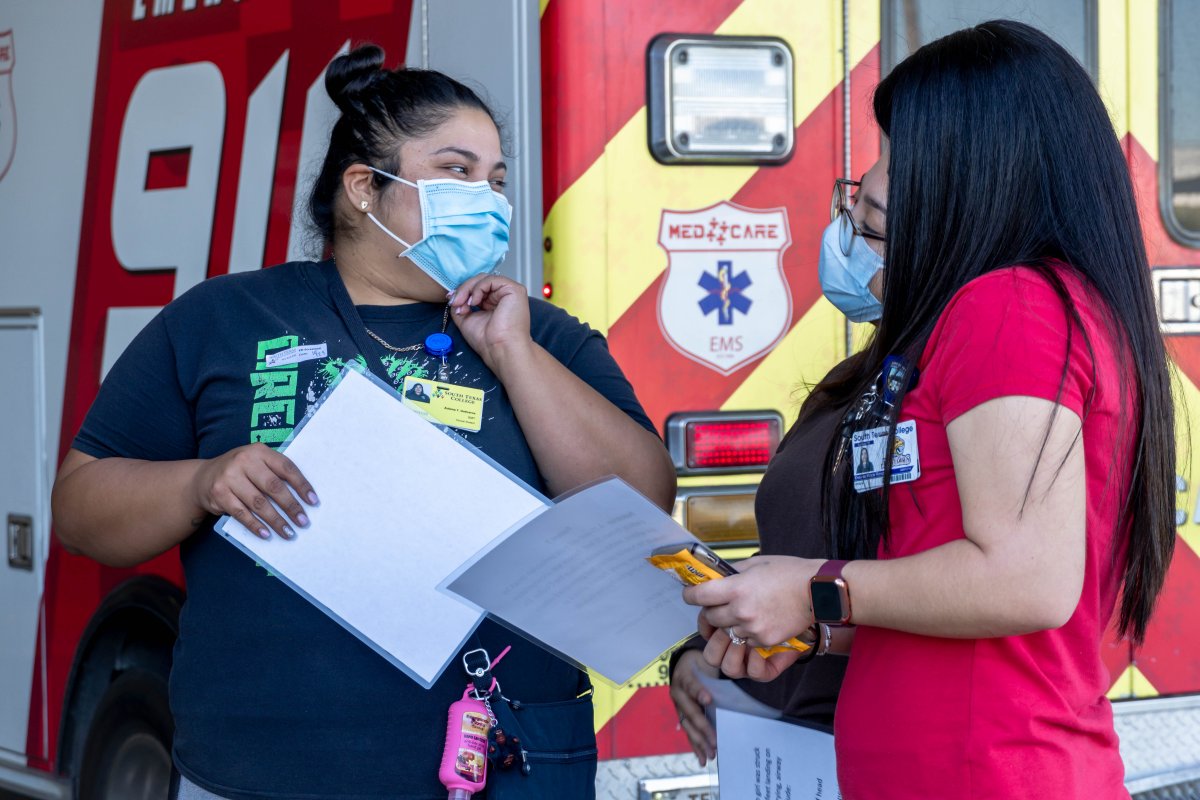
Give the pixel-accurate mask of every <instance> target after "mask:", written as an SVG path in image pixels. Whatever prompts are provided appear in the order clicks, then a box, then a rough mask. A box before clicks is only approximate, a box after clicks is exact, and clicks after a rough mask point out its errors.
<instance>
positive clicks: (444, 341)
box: [425, 331, 454, 383]
mask: <svg viewBox="0 0 1200 800" xmlns="http://www.w3.org/2000/svg"><path fill="white" fill-rule="evenodd" d="M453 349H454V339H452V338H451V337H450V334H448V333H446V332H445V331H442V332H440V333H431V334H429V335H428V336H426V337H425V352H426V353H429V355H431V356H433V357H434V358H436V359H438V360H439V363H438V372H437V379H438V380H439V381H442V382H443V383H448V382H449V381H450V365H449V364H448V363H447V362H446V358H447V356H449V355H450V352H451V351H452V350H453Z"/></svg>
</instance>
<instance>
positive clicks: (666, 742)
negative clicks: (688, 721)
mask: <svg viewBox="0 0 1200 800" xmlns="http://www.w3.org/2000/svg"><path fill="white" fill-rule="evenodd" d="M669 692H670V689H669V688H668V687H666V686H651V687H648V688H645V689H638V690H637V691H636V692H634V693H633V696H632V697H630V698H629V702H627V703H626V704H625V705H623V706H622V707H621V710H620V711H618V712H617V713H616V714H615V715H613V718H612V719H610V720H609V721H608V722H607V723H605V725H604V727H602V728H601V729H600V730H599V731H598V732H597V733H596V747H597V748H598V749H599V751H600V760H601V761H604V760H607V759H611V758H636V757H638V756H658V755H663V754H664V753H686V752H688V751H689V750H691V746H690V745H688V740H687V736H686V735H685V734H684V733H683V731H682V730H680V729H679V719H678V718H677V717H676V716H675V706H674V705H673V704H672V703H671V697H670V694H669ZM617 720H621V722H620V723H619V724H618V722H617ZM634 720H636V722H634Z"/></svg>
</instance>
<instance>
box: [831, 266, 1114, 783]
mask: <svg viewBox="0 0 1200 800" xmlns="http://www.w3.org/2000/svg"><path fill="white" fill-rule="evenodd" d="M1058 274H1059V275H1061V276H1062V278H1063V280H1064V281H1065V282H1066V284H1067V287H1068V289H1069V291H1070V294H1071V297H1072V299H1073V301H1074V303H1075V306H1076V308H1077V309H1078V311H1079V314H1080V316H1081V317H1082V320H1083V326H1084V330H1085V331H1086V333H1087V338H1088V339H1089V340H1090V341H1091V346H1092V350H1093V352H1092V353H1089V351H1088V347H1087V344H1086V343H1085V341H1084V337H1083V336H1080V335H1079V330H1078V328H1075V330H1074V335H1072V336H1071V339H1070V358H1069V359H1065V358H1064V357H1065V356H1066V354H1067V347H1068V344H1067V329H1068V326H1067V315H1066V312H1065V310H1064V309H1063V306H1062V302H1061V301H1060V300H1059V298H1058V296H1057V295H1056V294H1055V292H1054V290H1053V289H1052V288H1051V287H1050V285H1049V284H1048V283H1047V282H1046V280H1045V279H1044V278H1042V277H1041V276H1039V275H1038V274H1037V273H1036V272H1035V271H1034V270H1031V269H1028V268H1012V269H1003V270H998V271H996V272H992V273H989V274H988V275H985V276H983V277H981V278H978V279H976V280H974V281H971V283H969V284H967V285H966V286H964V287H963V288H962V289H961V290H960V291H959V292H958V294H956V295H955V296H954V298H953V299H952V300H951V301H950V303H949V305H947V307H946V310H945V311H944V312H943V313H942V316H941V319H939V320H938V324H937V327H936V328H935V329H934V331H933V335H932V336H931V337H930V339H929V343H928V345H927V346H926V348H925V352H924V354H923V356H922V358H921V361H920V364H919V366H920V369H921V373H920V378H919V382H918V384H917V386H916V387H915V388H914V389H913V390H912V391H911V392H909V394H908V396H907V397H906V398H905V402H904V404H903V407H902V409H901V413H900V419H901V420H910V419H911V420H915V421H916V423H917V437H918V438H917V443H918V447H919V450H920V463H921V477H920V478H918V479H917V480H916V481H914V482H912V483H909V484H904V485H901V486H897V487H895V488H893V489H892V490H891V500H890V502H891V512H890V516H891V546H890V548H889V549H886V550H885V548H883V547H881V548H880V558H885V559H886V558H897V557H900V556H906V555H912V554H914V553H920V552H922V551H925V550H928V549H930V548H933V547H937V546H938V545H940V544H944V543H946V542H949V541H953V540H955V539H960V538H964V533H963V522H962V506H961V505H960V503H959V497H958V488H957V485H956V483H955V480H954V465H953V463H952V461H951V458H950V447H949V444H948V441H947V438H946V425H947V424H949V423H950V422H951V421H953V420H954V419H955V418H956V417H958V416H960V415H962V414H963V413H965V412H967V411H969V410H971V409H972V408H974V407H976V406H978V405H980V404H981V403H984V402H986V401H988V400H993V399H995V398H998V397H1005V396H1015V395H1020V396H1029V397H1040V398H1044V399H1046V400H1050V401H1057V402H1058V403H1060V404H1061V405H1062V406H1063V407H1065V408H1067V409H1070V410H1071V411H1073V412H1074V413H1075V414H1076V415H1078V416H1079V418H1080V419H1082V420H1083V446H1084V451H1085V458H1086V470H1087V565H1086V573H1085V577H1084V583H1083V593H1082V595H1081V597H1080V598H1079V606H1078V607H1077V608H1076V609H1075V613H1074V615H1073V616H1072V617H1071V619H1070V621H1069V622H1067V624H1066V625H1064V626H1063V627H1061V628H1059V629H1056V630H1048V631H1041V632H1039V633H1033V634H1028V635H1025V636H1010V637H1006V638H992V639H941V638H935V637H928V636H916V635H913V634H909V633H901V632H898V631H893V630H885V629H882V628H871V627H867V626H859V628H858V631H857V634H856V637H855V641H854V650H853V654H852V655H851V657H850V665H849V669H848V671H847V673H846V681H845V685H844V686H843V688H842V695H841V698H840V700H839V702H838V706H837V717H836V742H837V756H838V779H839V781H840V783H841V788H842V792H843V794H844V796H845V797H846V798H847V800H861V799H863V798H887V800H898V799H901V798H914V799H915V798H921V799H922V800H924V799H925V798H931V797H938V798H941V797H945V798H955V799H956V800H966V799H967V798H970V799H972V800H979V799H980V798H997V799H1000V798H1003V799H1004V800H1011V798H1021V797H1030V798H1045V797H1062V798H1087V799H1088V800H1108V798H1128V796H1129V795H1128V794H1127V793H1126V792H1125V789H1124V787H1123V784H1122V781H1123V776H1124V769H1123V766H1122V762H1121V757H1120V754H1119V752H1118V750H1117V736H1116V733H1115V732H1114V731H1113V720H1112V708H1111V706H1110V705H1109V702H1108V700H1107V699H1106V697H1105V694H1106V692H1107V690H1108V688H1109V686H1110V683H1111V681H1110V677H1109V674H1108V670H1107V669H1106V668H1105V666H1104V664H1103V663H1102V662H1101V658H1100V649H1101V642H1102V638H1103V637H1104V635H1105V631H1106V628H1107V626H1108V623H1109V621H1110V619H1111V618H1112V613H1113V608H1114V604H1115V602H1116V599H1117V595H1118V590H1119V584H1120V577H1121V573H1122V568H1121V566H1120V565H1121V564H1123V562H1124V558H1123V556H1124V549H1123V546H1119V547H1118V549H1117V559H1118V560H1117V562H1116V563H1114V560H1113V559H1114V550H1113V539H1114V536H1116V535H1117V531H1118V528H1119V527H1120V526H1119V512H1120V507H1121V501H1122V497H1123V495H1124V491H1123V487H1126V486H1127V485H1128V479H1129V478H1128V476H1129V470H1130V465H1131V454H1132V441H1133V438H1134V435H1135V430H1134V429H1133V423H1131V422H1129V421H1130V420H1136V418H1137V417H1136V414H1135V410H1136V398H1135V396H1134V395H1133V394H1132V392H1131V389H1130V384H1131V383H1132V380H1131V379H1129V377H1128V376H1127V375H1122V374H1121V369H1120V367H1119V366H1118V364H1119V363H1120V362H1119V360H1118V357H1117V355H1116V350H1115V342H1114V339H1113V334H1112V333H1111V331H1110V330H1109V328H1108V327H1107V326H1106V323H1105V321H1104V318H1103V316H1102V309H1103V308H1104V305H1103V302H1102V301H1101V300H1100V299H1099V298H1098V297H1096V296H1095V295H1094V294H1093V293H1091V292H1090V291H1089V290H1088V289H1087V288H1085V285H1084V284H1083V282H1082V281H1081V280H1080V279H1079V278H1078V277H1076V276H1075V275H1074V273H1072V272H1070V271H1069V270H1067V269H1066V268H1065V267H1064V268H1062V269H1060V270H1059V273H1058ZM1064 360H1066V361H1067V363H1068V367H1067V370H1066V374H1065V380H1064V374H1063V365H1064ZM1093 362H1094V364H1093ZM1093 366H1094V369H1093ZM1060 391H1061V394H1060ZM1123 397H1124V401H1123V400H1122V398H1123ZM1085 410H1086V413H1085ZM1121 538H1122V539H1124V538H1125V537H1124V536H1123V535H1122V537H1121ZM850 590H851V594H852V595H853V591H854V587H853V586H851V587H850Z"/></svg>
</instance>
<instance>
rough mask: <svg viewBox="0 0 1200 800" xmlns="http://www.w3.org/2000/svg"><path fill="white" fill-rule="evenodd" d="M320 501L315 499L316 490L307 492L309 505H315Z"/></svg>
mask: <svg viewBox="0 0 1200 800" xmlns="http://www.w3.org/2000/svg"><path fill="white" fill-rule="evenodd" d="M320 502H321V501H320V500H318V499H317V493H316V492H309V493H308V504H309V505H310V506H315V505H317V504H318V503H320Z"/></svg>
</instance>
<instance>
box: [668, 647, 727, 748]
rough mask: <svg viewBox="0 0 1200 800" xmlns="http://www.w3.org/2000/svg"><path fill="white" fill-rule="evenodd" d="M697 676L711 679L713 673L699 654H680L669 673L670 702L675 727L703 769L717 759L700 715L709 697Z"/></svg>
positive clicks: (712, 737)
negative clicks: (676, 718)
mask: <svg viewBox="0 0 1200 800" xmlns="http://www.w3.org/2000/svg"><path fill="white" fill-rule="evenodd" d="M699 675H707V676H708V677H710V678H715V677H717V669H716V667H713V666H711V665H709V664H707V663H706V662H705V661H704V657H703V656H702V655H701V654H700V651H699V650H686V651H684V653H683V655H681V656H680V657H679V660H678V661H676V662H675V671H674V672H672V673H671V701H672V702H673V703H675V711H676V712H677V713H678V714H679V726H680V727H681V728H683V732H684V733H685V734H687V737H688V742H690V743H691V745H692V752H694V753H695V754H696V758H697V759H698V760H699V761H700V766H702V767H703V766H704V765H705V764H707V763H708V760H709V759H710V758H716V756H717V732H716V731H715V730H714V729H713V726H712V725H711V724H709V721H708V717H706V716H705V715H704V707H705V706H707V705H708V704H709V703H711V702H712V695H711V694H709V693H708V690H707V689H705V688H704V684H702V683H700V678H699V677H698V676H699Z"/></svg>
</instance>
